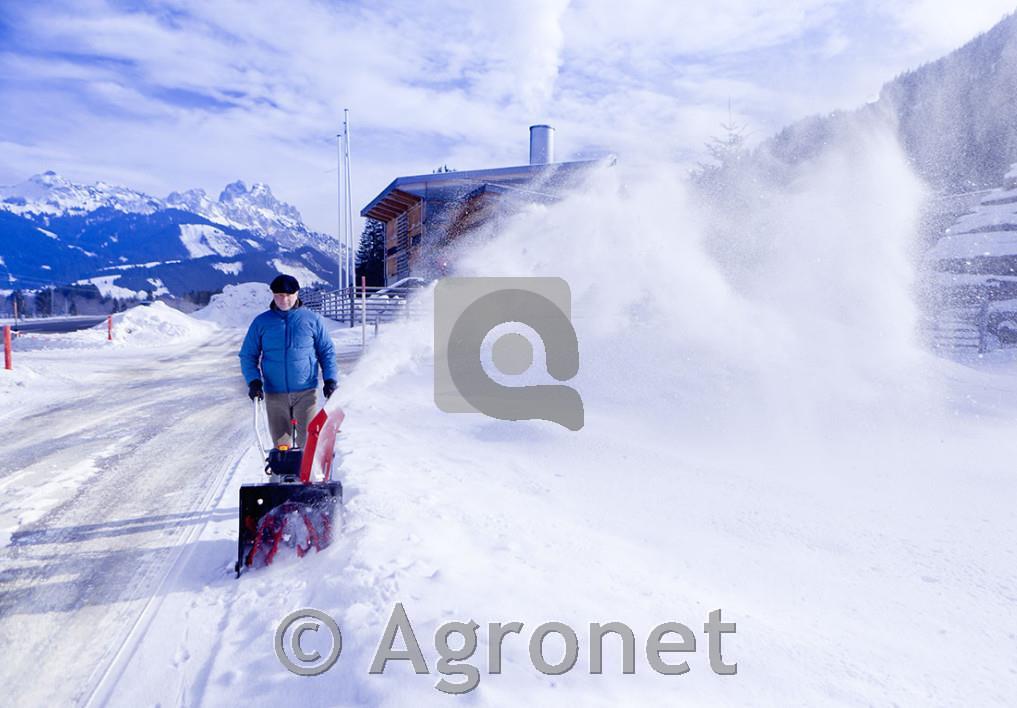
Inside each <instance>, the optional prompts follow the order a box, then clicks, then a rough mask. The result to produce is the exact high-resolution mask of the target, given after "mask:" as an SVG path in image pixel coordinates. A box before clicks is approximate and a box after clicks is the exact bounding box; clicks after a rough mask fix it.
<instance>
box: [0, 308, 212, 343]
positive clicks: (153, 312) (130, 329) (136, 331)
mask: <svg viewBox="0 0 1017 708" xmlns="http://www.w3.org/2000/svg"><path fill="white" fill-rule="evenodd" d="M216 329H217V328H216V325H215V324H214V323H211V322H202V321H200V320H196V319H194V318H193V317H190V316H188V315H186V314H184V313H183V312H180V311H179V310H175V309H173V308H172V307H170V306H169V305H167V304H165V303H163V302H160V301H156V302H153V303H152V304H150V305H137V306H135V307H132V308H130V309H129V310H126V311H124V312H118V313H117V314H115V315H113V341H112V342H111V341H109V340H108V339H107V325H106V322H102V323H101V324H98V325H96V326H95V327H93V328H91V329H84V330H79V331H77V332H66V333H61V334H50V333H34V332H25V333H22V334H20V335H18V337H17V339H16V340H15V344H14V349H15V350H16V351H42V350H52V349H94V348H97V347H109V346H112V347H150V346H159V345H167V344H174V345H177V344H188V343H193V342H198V341H201V340H203V339H205V338H207V337H208V336H209V335H210V334H212V333H213V332H214V331H215V330H216Z"/></svg>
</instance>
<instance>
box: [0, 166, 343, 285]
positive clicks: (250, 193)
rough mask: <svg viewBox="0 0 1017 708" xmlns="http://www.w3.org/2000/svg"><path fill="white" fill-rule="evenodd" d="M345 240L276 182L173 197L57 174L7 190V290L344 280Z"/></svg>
mask: <svg viewBox="0 0 1017 708" xmlns="http://www.w3.org/2000/svg"><path fill="white" fill-rule="evenodd" d="M337 252H338V248H337V242H336V241H335V239H334V238H333V237H331V236H329V235H327V234H320V233H316V232H314V231H312V230H310V229H308V228H307V226H306V225H305V224H304V223H303V220H302V219H301V217H300V212H298V211H297V209H296V208H295V207H293V206H291V205H289V204H286V203H285V202H281V201H279V200H278V199H277V198H276V197H275V196H274V195H273V194H272V191H271V189H270V188H269V187H268V186H267V185H263V184H256V185H254V186H253V187H251V188H250V189H248V188H247V187H246V185H244V183H243V182H239V181H238V182H234V183H233V184H230V185H227V187H226V189H224V190H223V192H222V194H220V195H219V198H218V199H217V200H213V199H211V198H210V197H208V195H207V194H206V193H205V192H204V191H203V190H200V189H192V190H188V191H186V192H182V193H179V192H174V193H172V194H170V195H169V196H168V197H166V198H165V199H158V198H156V197H153V196H151V195H147V194H144V193H142V192H138V191H136V190H133V189H130V188H127V187H118V186H112V185H108V184H105V183H103V182H98V183H96V184H94V185H81V184H75V183H73V182H70V181H69V180H67V179H65V178H63V177H61V176H60V175H58V174H56V173H54V172H45V173H43V174H40V175H35V176H33V177H31V178H29V179H28V180H26V181H24V182H22V183H20V184H17V185H13V186H9V187H0V288H8V289H13V288H22V289H29V290H31V289H38V288H40V287H45V286H48V285H66V284H72V283H73V284H79V285H80V284H88V283H91V284H94V285H96V286H97V287H98V288H99V289H100V291H101V292H103V294H107V295H112V296H116V297H124V296H129V295H131V294H135V293H137V292H138V291H145V292H147V293H156V294H162V293H170V294H172V295H176V296H180V295H184V294H186V293H189V292H192V291H217V290H220V289H222V288H223V287H224V286H225V285H228V284H233V283H237V282H244V281H251V280H266V279H269V278H271V277H272V275H274V274H275V273H276V272H279V271H285V272H289V273H292V274H293V275H295V276H297V278H298V279H299V280H300V281H301V283H302V284H305V285H315V284H319V285H324V284H327V283H334V282H336V280H337V279H338V274H337V271H336V267H337V266H336V253H337Z"/></svg>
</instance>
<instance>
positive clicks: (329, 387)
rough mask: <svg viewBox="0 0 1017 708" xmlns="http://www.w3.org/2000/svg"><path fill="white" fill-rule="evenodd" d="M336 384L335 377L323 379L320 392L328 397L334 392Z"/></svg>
mask: <svg viewBox="0 0 1017 708" xmlns="http://www.w3.org/2000/svg"><path fill="white" fill-rule="evenodd" d="M338 385H339V384H338V383H336V380H335V379H325V385H324V386H322V387H321V392H322V393H324V394H325V398H329V397H331V396H332V394H333V393H335V389H336V387H337V386H338Z"/></svg>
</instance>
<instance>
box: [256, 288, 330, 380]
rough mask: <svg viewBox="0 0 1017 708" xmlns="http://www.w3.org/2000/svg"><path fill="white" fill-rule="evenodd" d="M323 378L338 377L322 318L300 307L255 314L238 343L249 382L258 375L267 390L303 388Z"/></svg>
mask: <svg viewBox="0 0 1017 708" xmlns="http://www.w3.org/2000/svg"><path fill="white" fill-rule="evenodd" d="M318 364H321V369H322V373H323V376H322V378H323V379H333V380H334V381H338V380H339V375H338V371H337V367H336V363H335V347H333V346H332V338H331V337H330V336H329V334H328V332H327V331H325V321H324V320H323V319H322V318H321V317H320V316H319V315H318V314H317V313H314V312H311V311H310V310H308V309H305V308H303V307H296V308H294V309H292V310H288V311H283V310H278V309H276V308H275V307H274V306H273V307H272V309H271V310H267V311H266V312H262V313H261V314H260V315H258V316H257V317H255V318H254V321H253V322H251V326H250V327H249V328H248V330H247V336H246V337H244V344H243V346H241V347H240V368H241V370H242V371H243V372H244V380H245V381H247V383H248V384H250V383H251V382H252V381H254V380H255V379H261V380H262V382H263V383H264V384H265V392H266V393H291V392H293V391H306V390H307V389H309V388H315V387H316V386H317V385H318Z"/></svg>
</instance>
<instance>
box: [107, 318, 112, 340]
mask: <svg viewBox="0 0 1017 708" xmlns="http://www.w3.org/2000/svg"><path fill="white" fill-rule="evenodd" d="M106 341H108V342H112V341H113V315H109V316H108V317H107V318H106Z"/></svg>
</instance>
